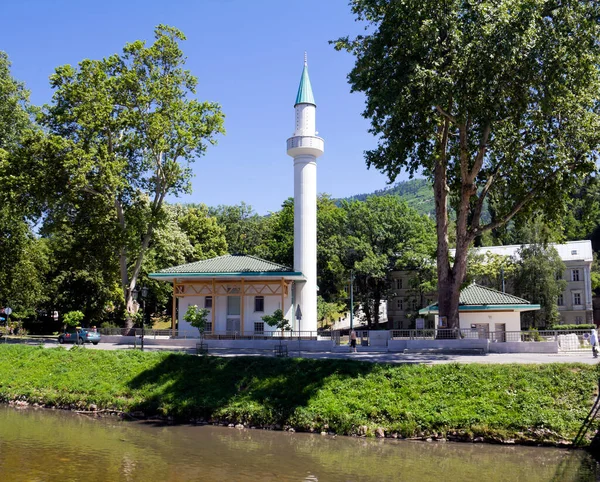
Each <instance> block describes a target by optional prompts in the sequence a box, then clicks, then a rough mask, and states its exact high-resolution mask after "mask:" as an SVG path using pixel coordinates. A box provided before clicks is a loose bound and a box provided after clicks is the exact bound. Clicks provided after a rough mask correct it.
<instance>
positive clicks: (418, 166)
mask: <svg viewBox="0 0 600 482" xmlns="http://www.w3.org/2000/svg"><path fill="white" fill-rule="evenodd" d="M351 4H352V9H353V12H354V13H355V14H356V15H357V16H358V18H359V19H360V20H362V21H365V22H366V33H365V35H361V36H359V37H357V38H355V39H348V38H342V39H339V40H338V42H337V44H336V47H337V48H338V49H344V48H345V49H347V50H349V51H350V52H352V53H353V54H354V55H355V56H356V64H355V66H354V68H353V70H352V71H351V73H350V74H349V81H350V84H351V86H352V89H353V90H355V91H361V92H364V93H365V94H366V97H367V101H366V109H365V111H364V116H365V117H367V118H369V119H371V132H372V133H373V134H375V135H376V136H378V139H379V144H378V146H377V148H376V149H374V150H372V151H369V152H368V153H367V164H368V165H369V166H374V167H376V168H377V169H380V170H382V171H384V172H385V173H387V175H388V176H389V178H390V181H392V180H394V179H395V178H396V176H397V175H398V174H399V173H400V172H402V171H408V172H409V173H410V174H416V173H419V172H423V173H424V174H425V175H426V176H428V177H429V178H431V179H432V180H433V186H434V195H435V205H436V224H437V238H438V247H437V271H438V282H439V307H440V315H442V316H447V317H448V321H449V325H450V326H451V327H455V326H458V302H459V293H460V288H461V284H462V283H463V280H464V279H465V274H466V269H467V252H468V249H469V246H470V245H471V244H472V242H473V240H474V239H475V238H476V237H478V236H480V235H481V234H483V233H484V232H486V231H489V230H491V229H494V228H496V227H498V226H501V225H502V224H505V223H506V222H508V221H509V220H510V219H511V218H513V217H514V216H515V215H516V214H517V213H518V212H519V211H522V210H526V209H532V208H534V207H535V208H538V209H541V210H543V211H544V212H554V211H556V210H557V209H558V208H560V206H561V205H562V204H563V203H564V201H565V198H566V197H567V193H568V191H569V188H570V187H571V186H572V185H573V182H574V181H575V180H576V179H577V177H578V176H580V175H582V174H586V173H589V172H591V171H593V170H594V169H595V167H596V165H595V161H596V157H597V151H596V149H597V148H598V145H599V142H598V136H599V134H600V118H599V116H598V98H599V95H598V94H599V92H600V81H599V71H598V66H599V65H600V43H599V42H598V38H599V37H600V28H599V20H598V19H599V18H600V2H597V1H596V0H479V1H476V2H475V1H465V0H448V1H445V2H440V1H439V0H395V1H390V0H353V1H352V2H351ZM486 200H493V201H494V206H495V209H496V218H495V220H494V221H491V222H489V223H484V222H483V221H482V216H481V215H482V210H483V207H484V203H485V202H486ZM449 204H451V205H452V207H453V208H454V210H455V213H456V257H455V259H454V263H453V264H451V262H450V259H449V246H448V244H449V243H448V230H449V221H450V220H449V216H448V206H449Z"/></svg>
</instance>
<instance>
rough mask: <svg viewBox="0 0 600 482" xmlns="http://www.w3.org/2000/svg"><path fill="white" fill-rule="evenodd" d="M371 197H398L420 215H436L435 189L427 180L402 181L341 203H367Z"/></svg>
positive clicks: (356, 195) (357, 195)
mask: <svg viewBox="0 0 600 482" xmlns="http://www.w3.org/2000/svg"><path fill="white" fill-rule="evenodd" d="M371 196H398V197H400V199H402V201H404V202H405V203H406V204H408V206H409V207H411V208H413V209H414V210H415V211H417V212H418V213H419V214H426V215H428V216H434V215H435V200H434V197H433V188H432V186H431V182H430V181H429V180H427V179H422V178H417V179H411V180H409V181H400V182H397V183H396V184H394V185H393V186H390V187H387V188H385V189H379V190H376V191H374V192H371V193H365V194H355V195H353V196H350V197H347V198H344V199H342V200H341V201H366V200H367V198H368V197H371Z"/></svg>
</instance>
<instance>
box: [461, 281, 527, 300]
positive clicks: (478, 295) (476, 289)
mask: <svg viewBox="0 0 600 482" xmlns="http://www.w3.org/2000/svg"><path fill="white" fill-rule="evenodd" d="M460 304H461V305H530V304H531V303H530V302H529V301H527V300H524V299H523V298H519V297H518V296H513V295H509V294H507V293H502V292H501V291H498V290H494V289H492V288H487V287H485V286H480V285H478V284H476V283H472V284H470V285H469V286H467V287H466V288H465V289H463V290H462V291H461V292H460Z"/></svg>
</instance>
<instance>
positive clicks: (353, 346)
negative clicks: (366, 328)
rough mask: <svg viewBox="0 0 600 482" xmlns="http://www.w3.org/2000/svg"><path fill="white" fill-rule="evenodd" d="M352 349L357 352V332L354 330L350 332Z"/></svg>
mask: <svg viewBox="0 0 600 482" xmlns="http://www.w3.org/2000/svg"><path fill="white" fill-rule="evenodd" d="M350 349H351V350H352V352H353V353H356V332H355V331H354V330H352V331H351V332H350Z"/></svg>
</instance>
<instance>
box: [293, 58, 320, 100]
mask: <svg viewBox="0 0 600 482" xmlns="http://www.w3.org/2000/svg"><path fill="white" fill-rule="evenodd" d="M298 104H313V105H315V106H316V105H317V104H315V96H314V95H313V92H312V87H311V85H310V79H309V78H308V64H307V62H306V52H304V70H302V77H301V78H300V86H299V87H298V95H297V96H296V103H295V104H294V106H296V105H298Z"/></svg>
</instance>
